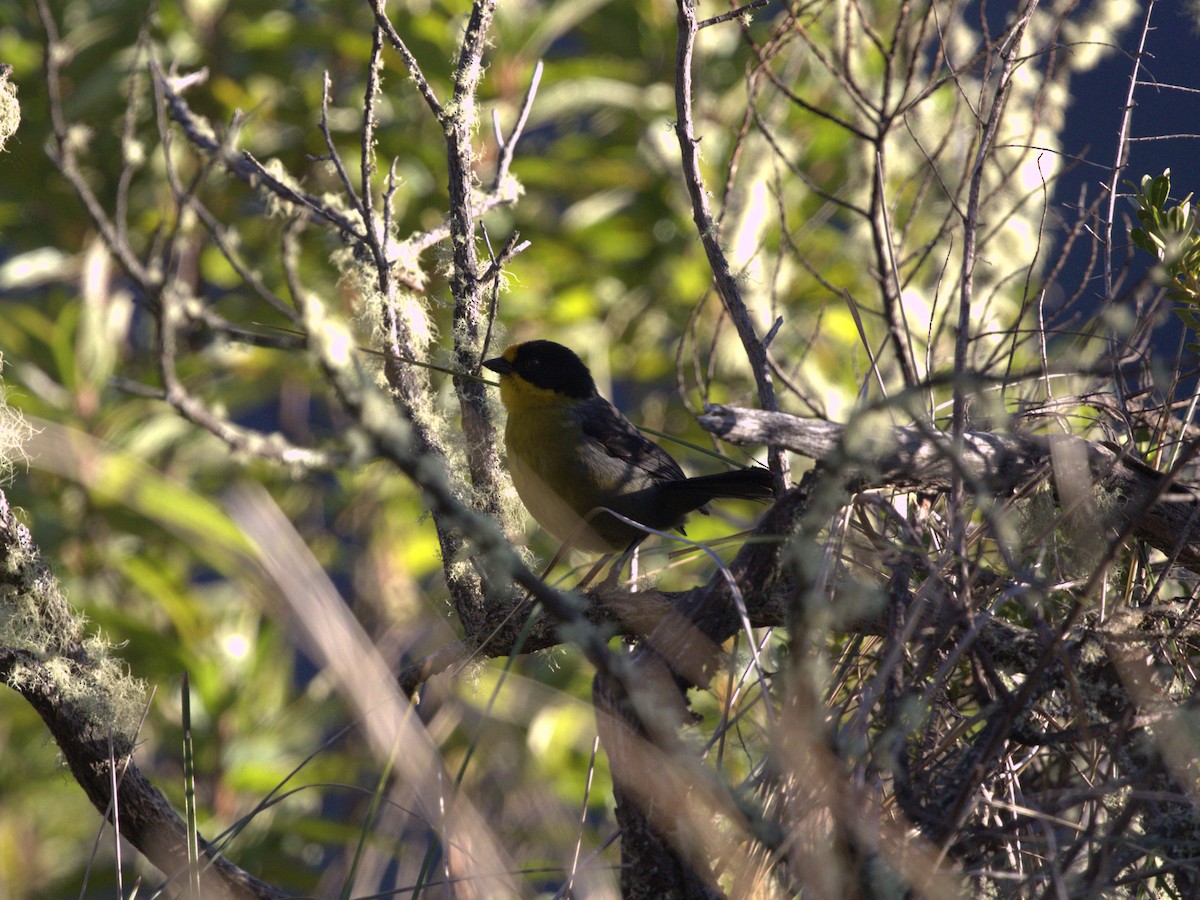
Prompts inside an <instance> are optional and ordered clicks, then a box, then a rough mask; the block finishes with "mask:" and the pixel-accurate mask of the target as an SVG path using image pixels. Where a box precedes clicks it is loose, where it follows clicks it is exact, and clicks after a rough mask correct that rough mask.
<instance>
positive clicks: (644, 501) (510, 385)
mask: <svg viewBox="0 0 1200 900" xmlns="http://www.w3.org/2000/svg"><path fill="white" fill-rule="evenodd" d="M483 365H484V366H485V367H486V368H488V369H491V370H492V371H493V372H496V373H498V374H499V375H500V399H501V400H502V401H503V402H504V407H505V409H506V410H507V411H508V424H507V425H506V427H505V429H504V444H505V447H506V449H507V450H508V468H509V472H510V473H511V474H512V480H513V484H514V485H515V486H516V488H517V493H518V494H520V496H521V501H522V502H523V503H524V504H525V508H526V509H528V510H529V512H530V514H531V515H532V516H533V517H534V518H535V519H536V520H537V521H538V524H540V525H541V526H542V527H543V528H545V529H546V530H547V531H549V532H550V533H551V534H552V535H554V536H555V537H556V538H558V539H559V540H560V541H568V540H569V541H570V542H571V546H573V547H577V548H579V549H582V550H587V551H590V552H595V553H611V552H614V551H622V550H627V549H631V548H632V547H633V546H636V544H637V543H638V542H639V541H640V540H641V539H642V538H644V537H645V536H646V533H645V532H644V531H642V530H641V529H638V528H635V527H633V526H632V525H628V524H626V523H625V522H622V521H621V520H619V519H617V518H615V517H613V516H611V515H609V514H608V513H606V512H600V511H598V510H599V508H601V507H606V508H608V509H611V510H613V511H614V512H617V513H619V514H621V515H623V516H625V517H627V518H629V519H632V520H633V521H635V522H639V523H641V524H642V525H645V526H647V527H649V528H653V529H655V530H657V531H665V530H667V529H670V528H676V529H678V530H679V531H680V533H682V532H683V520H684V518H685V517H686V516H687V514H688V513H690V512H694V511H696V510H701V511H705V512H706V510H704V509H703V507H704V505H705V504H706V503H708V501H710V500H712V499H714V498H717V497H735V498H742V499H746V500H769V499H771V497H772V496H773V491H772V484H771V473H770V472H769V471H767V470H766V469H761V468H750V469H736V470H733V471H730V472H720V473H718V474H715V475H701V476H698V477H696V478H688V477H687V476H686V475H684V474H683V469H681V468H679V464H678V463H677V462H675V460H674V459H672V458H671V456H670V454H668V453H667V452H666V451H665V450H663V449H662V448H661V447H659V446H658V445H657V444H655V443H654V442H652V441H650V440H649V439H648V438H646V436H645V435H643V434H642V433H641V432H640V431H638V430H637V428H635V427H634V426H633V423H631V422H630V421H629V420H628V419H626V418H625V417H624V416H623V415H621V413H620V412H618V411H617V408H616V407H615V406H613V405H612V404H611V403H609V402H608V401H607V400H605V399H604V398H603V397H601V396H600V394H598V393H597V392H596V383H595V381H593V380H592V373H591V372H589V371H588V368H587V366H586V365H584V363H583V360H581V359H580V358H579V357H578V356H576V355H575V353H573V352H572V351H571V350H569V349H567V348H566V347H564V346H562V345H561V344H556V343H554V342H552V341H528V342H526V343H523V344H514V345H513V346H511V347H509V348H508V349H507V350H505V351H504V353H503V354H502V355H501V356H498V357H496V358H495V359H489V360H487V361H486V362H485V363H484V364H483ZM589 514H591V515H589Z"/></svg>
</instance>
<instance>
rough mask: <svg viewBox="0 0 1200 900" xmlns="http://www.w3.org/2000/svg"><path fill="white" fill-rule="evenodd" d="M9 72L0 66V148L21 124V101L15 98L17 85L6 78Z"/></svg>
mask: <svg viewBox="0 0 1200 900" xmlns="http://www.w3.org/2000/svg"><path fill="white" fill-rule="evenodd" d="M10 73H11V69H10V68H9V67H8V66H0V150H3V149H4V146H5V145H6V144H7V143H8V139H9V138H10V137H12V136H13V135H14V134H16V133H17V128H19V127H20V125H21V103H20V101H19V100H17V86H16V85H15V84H13V83H12V82H11V81H9V80H8V76H9V74H10Z"/></svg>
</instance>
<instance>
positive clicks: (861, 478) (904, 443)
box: [699, 405, 1200, 571]
mask: <svg viewBox="0 0 1200 900" xmlns="http://www.w3.org/2000/svg"><path fill="white" fill-rule="evenodd" d="M699 421H700V424H701V426H702V427H704V428H705V429H707V430H708V431H711V432H712V433H713V434H716V435H718V436H719V437H721V438H723V439H724V440H727V441H729V442H730V443H734V444H772V445H779V446H782V447H785V448H787V449H788V450H791V451H793V452H795V453H799V454H801V455H802V456H807V457H809V458H810V459H815V460H818V461H820V462H823V463H826V464H827V465H828V466H829V467H830V468H831V469H832V470H833V471H835V472H837V473H838V475H839V476H840V477H842V478H844V479H853V481H854V483H855V486H856V487H858V488H859V489H869V488H895V489H897V490H906V491H924V492H934V491H947V490H950V489H951V486H952V484H953V481H954V476H955V473H960V474H961V477H962V478H963V479H964V481H965V483H966V486H967V488H968V490H969V491H971V492H972V493H974V494H975V495H976V496H991V497H998V498H1003V497H1008V496H1010V495H1012V494H1013V493H1014V492H1015V491H1016V490H1017V489H1018V488H1020V487H1022V486H1024V485H1026V484H1028V483H1030V482H1036V481H1040V480H1042V479H1045V480H1046V481H1047V483H1048V484H1049V485H1050V487H1051V488H1052V489H1053V490H1054V492H1055V494H1056V496H1057V497H1058V498H1059V500H1060V502H1063V503H1064V505H1065V504H1066V503H1067V502H1070V501H1073V500H1075V499H1077V498H1079V497H1080V496H1081V492H1086V491H1087V490H1091V489H1099V490H1102V491H1104V492H1105V493H1106V494H1107V495H1108V496H1109V497H1110V498H1112V499H1114V500H1115V501H1116V502H1115V514H1114V517H1113V518H1112V519H1110V520H1109V521H1108V522H1107V523H1106V524H1107V525H1108V526H1109V527H1110V528H1112V529H1114V530H1119V529H1122V528H1124V527H1125V526H1126V525H1128V526H1130V527H1131V528H1132V534H1133V535H1134V537H1136V538H1137V539H1139V540H1142V541H1145V542H1146V543H1147V544H1149V545H1150V546H1152V547H1154V548H1155V549H1157V550H1160V551H1162V552H1163V553H1165V554H1166V555H1167V557H1168V558H1170V559H1174V560H1176V561H1177V562H1178V563H1179V564H1180V565H1182V566H1185V567H1188V568H1193V569H1196V570H1198V571H1200V568H1198V567H1200V528H1198V526H1200V496H1197V494H1196V493H1195V492H1194V491H1192V490H1190V489H1189V488H1188V487H1187V486H1186V485H1181V484H1177V483H1173V482H1172V481H1171V480H1170V479H1168V478H1167V477H1166V476H1165V475H1164V474H1163V473H1161V472H1158V471H1156V470H1154V469H1153V468H1151V467H1150V466H1148V465H1147V464H1145V463H1144V462H1142V461H1141V460H1138V459H1136V458H1134V457H1132V456H1130V455H1129V454H1128V453H1126V452H1124V451H1122V450H1120V449H1119V448H1116V447H1114V446H1111V445H1109V444H1102V443H1096V442H1093V441H1086V440H1083V439H1082V438H1078V437H1074V436H1072V435H1066V434H1058V435H1048V434H1020V433H1016V432H1011V433H992V432H979V431H970V432H966V433H965V434H963V440H962V444H961V446H955V445H954V444H953V443H952V441H951V439H950V436H949V435H946V434H943V433H942V432H939V431H936V430H933V429H931V428H920V427H917V426H907V427H889V428H885V429H879V428H855V427H853V426H846V425H840V424H837V423H835V422H824V421H819V420H814V419H801V418H798V417H796V416H792V415H789V414H787V413H772V412H764V411H762V410H754V409H738V408H733V407H726V406H718V405H714V406H709V407H707V409H706V414H705V415H703V416H700V417H699Z"/></svg>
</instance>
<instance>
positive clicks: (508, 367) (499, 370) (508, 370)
mask: <svg viewBox="0 0 1200 900" xmlns="http://www.w3.org/2000/svg"><path fill="white" fill-rule="evenodd" d="M483 367H484V368H485V369H491V370H492V371H493V372H495V373H496V374H498V375H511V374H512V373H513V372H515V371H516V370H515V369H514V368H513V364H512V363H510V362H509V361H508V360H507V359H505V358H504V357H503V356H497V357H496V358H494V359H489V360H486V361H485V362H484V364H483Z"/></svg>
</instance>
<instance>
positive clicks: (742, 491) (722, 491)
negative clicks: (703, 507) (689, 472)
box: [664, 468, 775, 506]
mask: <svg viewBox="0 0 1200 900" xmlns="http://www.w3.org/2000/svg"><path fill="white" fill-rule="evenodd" d="M664 487H665V488H667V489H668V490H670V492H671V493H672V494H676V495H677V496H679V497H680V498H681V499H682V498H683V497H687V498H689V499H691V498H695V500H696V501H697V506H699V505H700V504H703V503H707V502H708V501H709V500H713V499H715V498H717V497H732V498H736V499H739V500H759V501H764V502H765V501H767V500H773V499H774V497H775V489H774V485H773V483H772V481H771V473H770V471H769V470H767V469H760V468H750V469H734V470H732V471H730V472H717V473H716V474H714V475H697V476H696V477H695V478H685V479H683V481H674V482H671V483H670V484H668V485H664Z"/></svg>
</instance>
